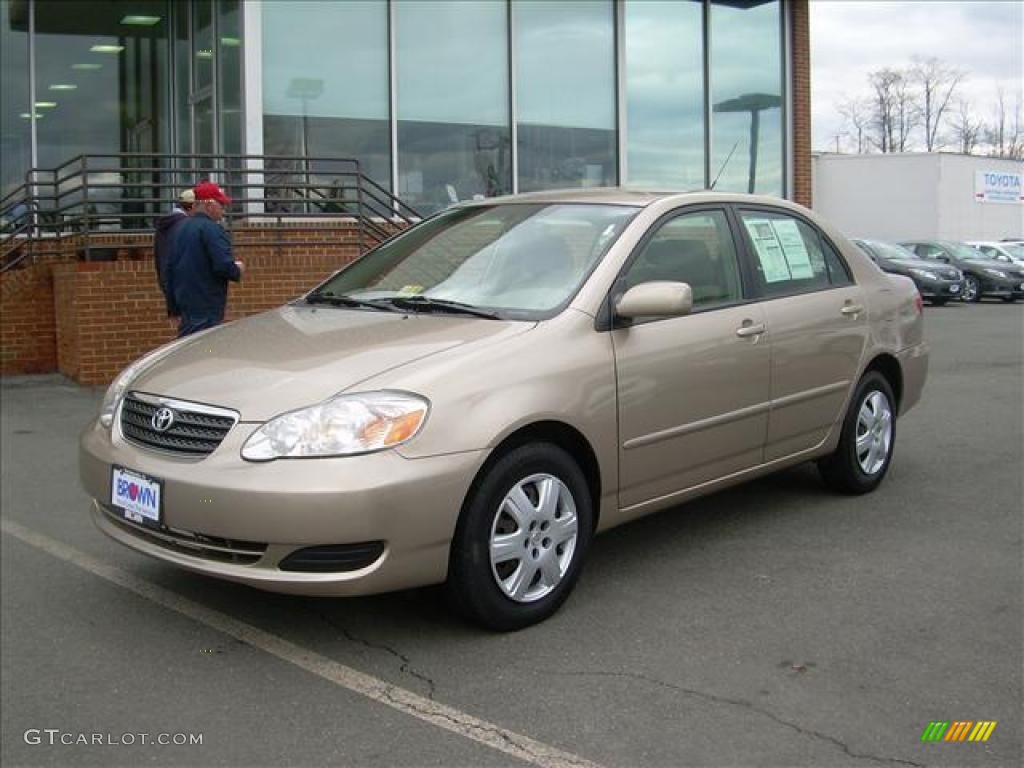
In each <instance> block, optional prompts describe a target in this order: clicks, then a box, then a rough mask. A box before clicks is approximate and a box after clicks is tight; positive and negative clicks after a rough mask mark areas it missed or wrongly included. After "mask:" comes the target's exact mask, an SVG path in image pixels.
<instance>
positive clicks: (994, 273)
mask: <svg viewBox="0 0 1024 768" xmlns="http://www.w3.org/2000/svg"><path fill="white" fill-rule="evenodd" d="M985 271H986V272H988V273H989V274H990V275H992V276H993V277H999V278H1002V279H1003V280H1005V279H1006V273H1005V272H1003V271H1002V270H999V269H988V268H987V267H986V268H985Z"/></svg>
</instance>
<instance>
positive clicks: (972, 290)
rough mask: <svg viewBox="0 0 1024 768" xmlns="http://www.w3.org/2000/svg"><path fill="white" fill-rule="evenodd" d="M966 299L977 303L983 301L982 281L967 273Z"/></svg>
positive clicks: (965, 281)
mask: <svg viewBox="0 0 1024 768" xmlns="http://www.w3.org/2000/svg"><path fill="white" fill-rule="evenodd" d="M964 301H969V302H971V303H972V304H977V303H978V302H979V301H981V283H980V282H978V278H976V277H972V276H971V275H967V277H965V278H964Z"/></svg>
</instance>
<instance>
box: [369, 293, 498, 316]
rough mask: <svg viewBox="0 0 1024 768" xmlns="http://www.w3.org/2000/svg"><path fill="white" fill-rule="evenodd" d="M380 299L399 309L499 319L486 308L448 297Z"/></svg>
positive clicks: (393, 297) (495, 313) (394, 297)
mask: <svg viewBox="0 0 1024 768" xmlns="http://www.w3.org/2000/svg"><path fill="white" fill-rule="evenodd" d="M382 301H387V302H388V303H390V304H391V305H392V306H395V307H398V308H399V309H405V310H409V311H410V312H417V311H420V310H426V311H428V312H429V311H430V310H432V309H437V310H440V311H443V312H454V313H458V314H460V315H472V316H473V317H486V318H488V319H490V320H500V319H501V315H499V314H498V313H497V312H491V311H490V310H487V309H480V308H479V307H474V306H473V305H472V304H463V303H462V302H461V301H449V300H448V299H435V298H432V297H430V296H392V297H389V298H387V299H383V300H382Z"/></svg>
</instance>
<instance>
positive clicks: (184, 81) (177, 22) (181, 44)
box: [171, 3, 192, 167]
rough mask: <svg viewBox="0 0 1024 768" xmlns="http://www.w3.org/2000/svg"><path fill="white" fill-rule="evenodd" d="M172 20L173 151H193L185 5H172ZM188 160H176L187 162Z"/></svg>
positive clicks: (184, 152) (183, 164)
mask: <svg viewBox="0 0 1024 768" xmlns="http://www.w3.org/2000/svg"><path fill="white" fill-rule="evenodd" d="M171 11H172V14H173V21H174V84H173V87H174V112H175V114H174V129H175V137H174V138H175V147H174V151H175V152H178V153H181V154H189V153H190V152H192V105H191V102H190V101H189V97H190V96H191V94H192V76H191V74H190V71H191V70H190V66H191V64H190V59H191V50H190V47H191V42H190V41H191V38H190V37H189V32H188V6H187V5H186V4H184V3H174V4H173V5H172V6H171ZM188 162H189V161H188V160H179V164H180V165H181V166H183V167H184V166H186V165H187V164H188Z"/></svg>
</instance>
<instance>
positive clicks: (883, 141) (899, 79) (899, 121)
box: [868, 67, 918, 152]
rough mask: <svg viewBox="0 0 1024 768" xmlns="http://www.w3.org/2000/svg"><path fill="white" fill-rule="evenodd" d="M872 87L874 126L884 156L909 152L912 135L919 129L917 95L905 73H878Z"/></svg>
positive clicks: (886, 70) (873, 74) (871, 78)
mask: <svg viewBox="0 0 1024 768" xmlns="http://www.w3.org/2000/svg"><path fill="white" fill-rule="evenodd" d="M868 82H869V83H870V84H871V90H872V91H873V93H872V98H871V123H872V125H873V127H874V129H875V131H876V136H874V137H873V141H874V142H875V144H876V145H877V146H878V149H879V150H880V151H882V152H905V151H906V150H907V148H908V145H909V140H910V132H911V130H912V129H913V128H914V126H915V125H917V120H918V118H917V108H916V106H915V99H914V93H913V91H912V89H911V87H910V83H909V81H908V78H907V75H906V73H905V72H904V71H903V70H899V69H891V68H889V67H885V68H884V69H879V70H875V71H874V72H871V73H870V74H869V75H868Z"/></svg>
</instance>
